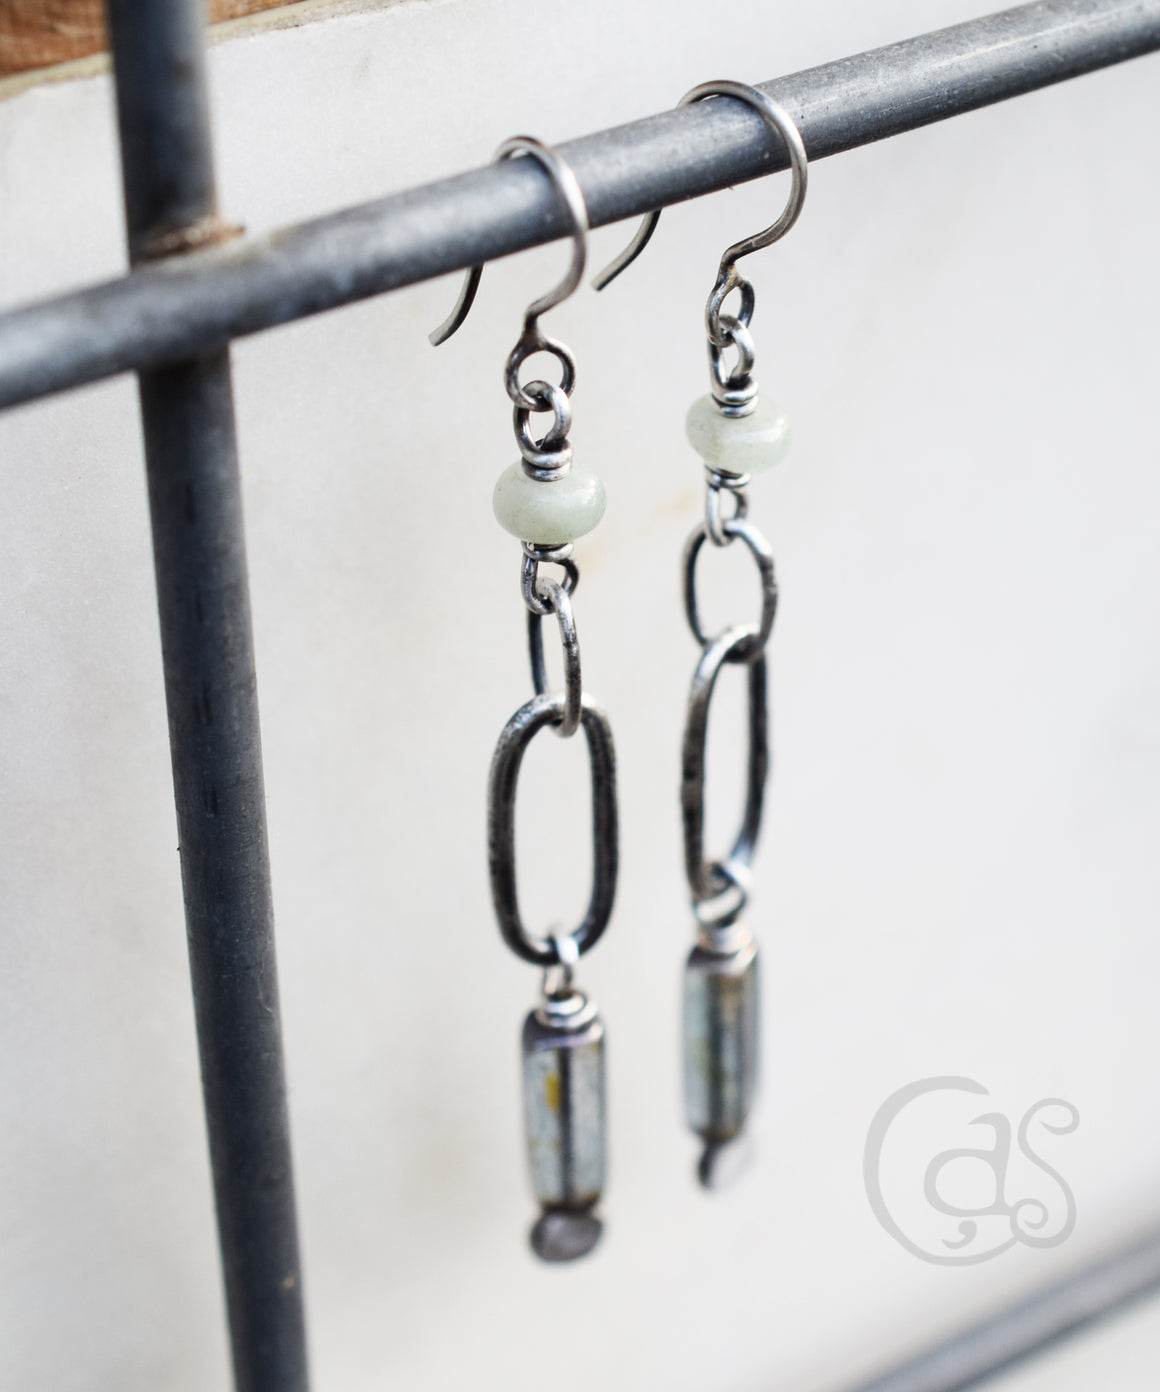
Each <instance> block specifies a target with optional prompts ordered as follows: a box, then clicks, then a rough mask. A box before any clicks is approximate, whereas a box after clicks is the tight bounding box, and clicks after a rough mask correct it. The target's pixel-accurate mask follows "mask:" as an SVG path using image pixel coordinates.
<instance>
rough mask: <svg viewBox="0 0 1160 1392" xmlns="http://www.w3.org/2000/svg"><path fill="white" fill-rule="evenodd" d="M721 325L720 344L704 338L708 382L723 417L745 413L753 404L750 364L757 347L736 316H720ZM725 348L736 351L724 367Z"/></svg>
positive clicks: (755, 387)
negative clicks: (729, 362)
mask: <svg viewBox="0 0 1160 1392" xmlns="http://www.w3.org/2000/svg"><path fill="white" fill-rule="evenodd" d="M720 322H721V325H722V329H723V333H724V335H725V343H724V345H722V344H719V343H715V342H714V341H713V339H712V337H710V338H709V341H708V349H709V384H710V388H711V390H712V393H713V400H714V401H715V402H716V403H717V409H718V410H719V411H720V412H721V413H722V414H723V415H727V416H747V415H749V413H750V412H751V411H752V410H753V409H754V407H755V406H756V405H757V383H756V382H755V381H754V379H753V364H754V362H755V361H756V358H757V350H756V348H755V347H754V344H753V335H752V334H751V333H750V332H749V330H748V328H747V327H746V326H745V324H743V323H742V322H741V320H740V319H735V318H734V317H733V316H732V315H731V314H723V315H721V320H720ZM729 348H735V349H736V350H737V361H736V362H735V363H734V364H733V366H732V367H731V368H729V369H728V370H727V369H726V367H725V353H726V350H727V349H729Z"/></svg>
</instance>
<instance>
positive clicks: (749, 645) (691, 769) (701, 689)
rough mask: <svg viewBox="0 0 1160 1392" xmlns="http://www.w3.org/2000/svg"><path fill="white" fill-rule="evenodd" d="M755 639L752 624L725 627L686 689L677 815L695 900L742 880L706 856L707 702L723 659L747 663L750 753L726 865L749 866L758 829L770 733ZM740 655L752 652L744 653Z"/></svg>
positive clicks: (760, 656)
mask: <svg viewBox="0 0 1160 1392" xmlns="http://www.w3.org/2000/svg"><path fill="white" fill-rule="evenodd" d="M757 637H758V631H757V629H755V628H753V627H752V626H745V627H737V628H727V629H726V630H725V632H724V633H722V634H721V636H720V637H719V638H715V639H714V640H713V641H712V642H711V643H710V644H709V645H708V646H707V647H706V648H705V651H704V652H703V653H702V654H701V660H700V662H698V663H697V667H696V670H695V671H694V673H693V681H692V685H691V686H690V689H689V708H688V714H687V716H686V718H685V738H684V743H683V745H682V749H681V814H682V821H683V825H684V833H685V874H686V876H687V877H688V881H689V889H690V890H691V891H692V895H693V903H694V904H700V903H702V902H703V901H704V900H706V899H712V898H714V897H715V896H717V895H719V894H721V892H722V891H723V890H725V889H726V888H727V887H728V886H729V885H730V884H731V883H732V884H736V883H737V882H738V880H739V879H740V880H741V882H742V883H743V882H744V881H743V877H740V876H737V875H736V874H735V873H731V874H727V875H723V874H722V873H721V869H722V868H724V867H721V866H720V865H719V863H714V862H712V861H707V860H706V859H705V739H706V735H707V734H708V730H709V706H710V704H711V702H712V699H713V691H714V689H715V687H716V684H717V678H718V676H719V675H720V673H721V668H722V667H723V666H724V665H725V664H726V663H727V662H743V661H744V662H747V663H748V669H747V673H746V681H747V683H748V688H749V693H748V694H749V720H748V724H749V755H748V759H747V764H746V784H745V811H744V814H743V816H742V820H741V827H740V829H739V830H738V832H737V836H736V838H735V839H734V842H733V848H732V850H731V851H730V852H729V855H728V857H727V859H726V861H725V866H743V867H746V868H748V866H749V865H750V863H751V862H752V860H753V851H754V847H755V846H756V844H757V836H758V833H759V831H760V830H761V812H762V804H763V801H764V798H765V778H766V774H767V772H768V768H769V734H768V719H767V714H766V667H765V652H764V649H763V648H762V647H761V646H760V645H759V644H757V643H756V639H757ZM744 653H750V654H752V655H751V656H749V657H743V656H742V654H744ZM738 912H740V910H738ZM734 917H736V915H734Z"/></svg>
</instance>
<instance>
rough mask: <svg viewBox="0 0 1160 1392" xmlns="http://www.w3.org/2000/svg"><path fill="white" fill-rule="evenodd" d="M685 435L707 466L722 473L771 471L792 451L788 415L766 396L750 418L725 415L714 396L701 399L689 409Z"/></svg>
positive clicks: (759, 400)
mask: <svg viewBox="0 0 1160 1392" xmlns="http://www.w3.org/2000/svg"><path fill="white" fill-rule="evenodd" d="M685 434H686V435H687V436H688V438H689V444H691V445H692V446H693V448H694V449H695V450H696V451H697V453H698V454H699V455H700V456H701V458H702V459H703V460H704V461H705V463H706V464H707V465H708V466H709V467H710V468H711V469H717V470H718V471H719V472H720V473H723V474H757V473H760V472H761V470H762V469H772V468H773V466H774V465H775V464H779V463H780V462H781V461H782V460H783V459H784V458H785V455H786V451H787V450H788V449H789V421H787V420H786V417H785V412H784V411H783V410H782V409H781V407H780V406H779V405H778V404H777V403H776V402H774V401H767V400H765V399H764V398H763V397H758V399H757V405H756V406H755V407H754V409H753V410H752V411H751V412H750V414H749V415H747V416H723V415H722V414H721V412H720V411H719V410H718V409H717V403H716V402H715V401H714V400H713V398H712V397H711V396H702V397H701V398H700V399H699V400H697V401H694V402H693V404H692V406H690V407H689V414H688V416H686V418H685Z"/></svg>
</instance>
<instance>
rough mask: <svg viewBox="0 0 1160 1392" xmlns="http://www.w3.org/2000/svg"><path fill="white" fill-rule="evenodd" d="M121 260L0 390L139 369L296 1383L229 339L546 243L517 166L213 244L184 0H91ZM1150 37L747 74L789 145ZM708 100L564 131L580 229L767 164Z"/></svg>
mask: <svg viewBox="0 0 1160 1392" xmlns="http://www.w3.org/2000/svg"><path fill="white" fill-rule="evenodd" d="M106 7H107V12H108V18H109V26H110V35H111V41H112V49H113V61H114V70H115V75H116V84H117V111H118V120H119V125H120V134H121V150H122V165H123V175H124V189H125V206H126V214H127V223H128V233H129V250H130V259H131V262H132V265H133V269H132V270H131V271H130V273H129V274H128V275H126V276H123V277H121V278H120V279H117V280H113V281H109V282H107V283H105V284H102V285H96V286H93V287H91V288H89V289H85V290H80V291H77V292H75V293H72V294H68V295H63V296H60V297H58V298H56V299H52V300H48V301H45V302H43V303H40V304H34V305H30V306H28V307H26V308H23V309H17V310H13V311H10V312H9V313H7V314H4V315H0V407H5V406H12V405H16V404H18V403H20V402H24V401H31V400H34V399H35V398H38V397H43V396H47V395H50V394H52V393H54V392H59V391H64V390H67V389H68V388H71V387H77V386H80V385H82V384H83V383H86V382H93V381H96V380H99V379H101V378H104V377H109V376H112V375H114V374H117V373H121V372H127V371H136V372H138V373H139V374H140V378H139V380H140V397H141V413H142V421H143V426H144V437H145V452H146V467H147V474H148V484H149V504H150V513H151V519H152V527H153V544H154V558H155V565H156V574H157V592H158V607H159V612H160V620H161V637H162V652H163V658H164V671H165V691H166V701H167V705H168V711H169V728H170V742H171V746H172V756H173V777H174V790H175V797H176V803H177V818H178V827H179V833H180V840H181V869H182V883H183V889H184V895H185V908H186V921H187V929H188V937H189V952H190V965H191V973H192V978H193V993H194V1000H195V1006H196V1015H197V1028H198V1041H199V1048H200V1053H201V1067H202V1080H203V1088H204V1094H205V1109H206V1121H207V1126H208V1130H209V1141H210V1152H211V1158H212V1162H213V1173H214V1187H215V1195H216V1202H217V1213H218V1227H219V1235H220V1240H221V1249H222V1261H223V1266H224V1271H225V1284H226V1297H227V1306H228V1313H229V1322H230V1332H231V1339H232V1348H233V1360H234V1373H235V1379H236V1383H237V1387H238V1388H239V1389H240V1392H306V1388H307V1368H306V1347H305V1330H304V1320H303V1310H302V1281H301V1275H300V1269H299V1262H298V1241H297V1232H296V1223H295V1214H294V1195H293V1179H292V1171H291V1163H290V1144H289V1127H288V1121H287V1110H286V1089H285V1081H284V1070H283V1062H282V1046H281V1026H280V1019H279V1013H278V989H277V976H276V971H275V963H274V938H273V914H272V907H271V894H270V873H269V859H268V854H267V845H266V823H265V801H264V794H263V784H262V760H261V744H260V737H259V729H258V707H257V694H256V678H255V672H254V657H253V644H252V638H251V625H250V606H249V592H248V586H247V580H246V562H245V543H244V535H243V528H242V513H241V493H240V488H239V480H238V466H237V445H236V439H235V433H234V418H233V398H232V389H231V381H230V362H229V345H230V343H231V341H232V340H233V339H235V338H240V337H242V336H244V335H247V334H252V333H257V332H259V331H260V330H262V329H266V328H270V327H272V326H274V325H276V324H284V323H288V322H290V321H292V320H295V319H300V318H304V317H306V316H308V315H311V314H317V313H319V312H321V311H323V310H327V309H333V308H336V307H338V306H340V305H344V304H350V303H352V302H353V301H355V300H359V299H363V298H365V297H367V296H370V295H377V294H381V293H383V292H384V291H387V290H393V289H397V288H399V287H400V286H403V285H410V284H414V283H416V282H418V281H422V280H428V279H431V278H432V277H435V276H440V275H444V274H447V273H448V272H451V271H455V270H460V269H463V268H464V267H467V266H470V265H472V264H476V263H479V262H483V261H488V260H492V259H495V258H496V257H500V256H507V255H510V254H511V253H513V252H517V251H521V250H524V249H525V248H527V247H531V246H535V245H537V244H540V243H543V242H548V241H552V240H554V239H556V238H559V237H563V236H566V235H568V234H569V232H570V228H569V227H568V226H566V225H565V219H564V215H563V213H562V212H561V211H560V209H559V207H558V204H557V200H556V199H555V198H554V196H553V192H552V189H551V185H550V182H549V180H548V179H547V177H546V176H545V174H544V172H543V171H542V170H541V169H540V168H539V167H538V166H537V165H536V163H535V162H534V161H531V160H515V161H508V162H506V163H503V164H499V165H489V166H488V167H486V168H484V169H477V170H473V171H472V172H470V173H467V174H462V175H459V176H457V177H456V178H452V179H445V180H443V181H441V182H439V183H436V184H429V185H427V186H425V187H422V188H418V189H413V190H409V191H407V192H405V193H400V194H395V195H392V196H390V197H387V198H383V199H379V200H377V201H375V202H372V203H367V204H364V205H362V206H361V207H357V208H352V209H349V210H346V211H344V212H339V213H333V214H329V215H327V216H325V217H320V218H315V219H313V220H311V221H309V222H304V223H301V224H299V225H297V226H295V227H291V228H287V229H285V230H283V231H281V232H279V233H276V234H273V235H271V236H268V237H261V238H251V239H245V238H241V239H234V238H233V237H232V236H231V234H230V230H229V229H227V228H225V227H224V226H223V225H222V224H221V223H220V221H219V220H218V216H217V209H216V206H215V195H214V178H213V162H212V154H211V146H210V137H209V120H208V106H207V100H206V90H205V81H204V34H203V23H204V21H203V15H202V5H201V0H106ZM1158 49H1160V0H1044V2H1043V3H1039V4H1032V5H1025V6H1022V7H1021V8H1019V9H1014V10H1008V11H1006V12H1004V13H1002V14H997V15H991V16H988V17H987V18H985V19H979V20H973V21H971V22H969V23H967V24H960V25H956V26H955V27H953V28H950V29H944V30H941V31H939V32H938V33H934V34H927V35H923V36H922V37H920V38H916V39H911V40H908V41H907V42H905V43H899V44H893V45H891V46H890V47H887V48H882V49H876V50H874V51H873V52H870V53H864V54H860V55H857V56H855V57H852V58H846V59H842V60H841V61H839V62H836V63H828V64H826V65H825V66H823V67H820V68H813V69H810V70H809V71H807V72H802V73H797V74H795V75H793V76H790V77H784V78H779V79H777V80H776V81H774V82H769V83H766V84H764V90H765V91H766V92H768V94H769V95H770V96H772V97H774V98H775V99H776V100H777V101H779V102H780V103H781V104H782V105H783V106H784V107H785V108H786V109H787V110H788V111H789V112H790V114H791V115H792V116H793V117H794V119H795V121H796V122H797V124H798V126H799V128H800V130H801V132H802V135H803V137H804V140H805V144H806V149H807V151H808V153H809V156H810V159H811V160H818V159H821V158H824V157H825V156H827V155H832V154H836V153H838V152H839V151H843V150H851V149H854V148H856V147H857V146H860V145H865V144H868V143H870V142H871V141H875V140H880V139H882V138H884V137H886V136H890V135H897V134H899V133H901V132H903V131H907V130H913V129H915V128H917V127H919V126H923V125H927V124H929V123H930V122H933V121H939V120H942V119H944V118H945V117H948V116H953V115H957V114H959V113H961V112H965V111H970V110H973V109H975V108H977V107H981V106H985V105H988V104H989V103H992V102H997V101H1002V100H1005V99H1006V98H1008V97H1014V96H1018V95H1020V94H1022V93H1024V92H1029V91H1032V90H1034V89H1035V88H1038V87H1045V86H1048V85H1050V84H1052V83H1055V82H1060V81H1062V80H1064V79H1065V78H1070V77H1076V76H1078V75H1080V74H1082V73H1086V72H1091V71H1093V70H1095V69H1097V68H1101V67H1106V66H1109V65H1110V64H1113V63H1119V62H1123V61H1124V60H1126V59H1128V58H1133V57H1137V56H1139V55H1141V54H1145V53H1150V52H1153V51H1156V50H1158ZM768 146H769V136H768V132H767V131H766V128H765V125H764V123H763V122H762V120H761V118H760V117H759V116H757V115H756V114H754V113H753V112H751V111H749V110H746V109H744V108H742V107H740V106H739V105H738V104H736V103H730V102H725V101H713V102H708V103H699V104H698V105H696V106H691V107H686V108H683V109H680V110H674V111H669V112H664V113H662V114H660V115H657V116H651V117H648V118H646V119H644V120H641V121H636V122H633V123H631V124H630V125H626V126H621V127H619V128H617V129H615V130H610V131H604V132H601V133H599V134H597V135H591V136H585V137H583V138H581V139H578V140H574V141H571V142H569V143H568V144H565V145H562V146H560V147H559V148H560V150H561V152H562V154H563V155H564V156H565V158H566V159H567V160H568V161H569V163H570V164H571V166H572V168H573V169H574V170H575V172H576V175H577V177H578V179H579V181H580V185H581V187H582V189H583V191H584V196H585V199H586V201H587V205H588V209H589V214H590V220H591V224H592V225H593V226H594V227H599V226H602V225H604V224H606V223H611V222H617V221H619V220H621V219H623V218H629V217H633V216H636V215H639V214H641V213H645V212H647V211H649V210H650V209H653V208H659V207H663V206H667V205H669V204H672V203H676V202H679V201H681V200H683V199H686V198H694V197H697V196H699V195H701V194H705V193H710V192H713V191H714V190H717V189H721V188H724V187H726V186H728V185H731V184H736V183H740V182H743V181H745V180H748V179H754V178H757V177H758V176H759V175H762V174H766V173H770V172H773V171H775V170H778V169H782V168H785V167H786V163H787V161H786V157H785V154H784V151H782V150H780V149H779V150H776V151H773V152H771V151H770V150H769V148H768ZM1154 1289H1160V1236H1157V1237H1154V1238H1151V1239H1149V1240H1148V1242H1146V1243H1145V1244H1143V1245H1142V1246H1134V1247H1132V1248H1131V1249H1127V1250H1125V1251H1123V1252H1121V1253H1119V1254H1117V1255H1116V1256H1114V1257H1113V1258H1111V1259H1109V1261H1108V1262H1106V1263H1101V1264H1100V1266H1099V1267H1095V1268H1092V1269H1091V1270H1090V1271H1088V1272H1086V1273H1082V1274H1081V1275H1080V1276H1079V1277H1077V1278H1073V1279H1072V1280H1071V1281H1069V1282H1065V1283H1063V1284H1062V1285H1060V1286H1058V1287H1055V1288H1053V1289H1052V1290H1050V1291H1048V1292H1045V1293H1044V1294H1043V1295H1041V1296H1039V1297H1037V1298H1036V1299H1035V1300H1033V1301H1031V1302H1028V1303H1027V1304H1025V1305H1021V1306H1019V1307H1017V1308H1016V1309H1014V1310H1011V1311H1008V1312H1006V1313H1005V1314H1003V1315H1001V1316H999V1317H998V1318H997V1319H995V1320H992V1321H989V1322H987V1323H986V1324H984V1325H981V1326H979V1327H978V1328H977V1329H975V1330H973V1331H971V1332H969V1333H968V1334H967V1335H964V1336H961V1337H960V1338H959V1339H957V1340H955V1341H953V1342H952V1343H951V1344H948V1345H945V1346H944V1347H943V1348H941V1349H938V1350H935V1351H934V1352H933V1353H931V1354H927V1355H924V1356H923V1357H921V1358H919V1359H918V1360H916V1361H915V1362H913V1363H911V1364H908V1365H907V1366H906V1367H905V1368H902V1369H899V1370H897V1371H896V1372H894V1373H892V1374H889V1375H887V1376H886V1377H885V1378H882V1379H879V1380H878V1381H876V1382H874V1383H871V1384H867V1385H866V1388H865V1392H956V1390H957V1389H961V1388H966V1387H968V1386H973V1385H975V1384H976V1383H977V1382H979V1381H981V1380H982V1379H983V1378H985V1377H987V1376H990V1374H991V1373H993V1372H995V1371H998V1370H999V1369H1001V1368H1004V1367H1006V1366H1009V1365H1010V1363H1011V1362H1012V1361H1014V1360H1016V1359H1017V1358H1021V1357H1025V1356H1027V1355H1028V1354H1030V1353H1031V1352H1033V1351H1035V1350H1036V1349H1038V1348H1040V1347H1043V1346H1045V1345H1046V1344H1047V1343H1051V1342H1054V1341H1055V1340H1056V1339H1058V1338H1060V1337H1062V1335H1063V1334H1064V1333H1067V1332H1069V1331H1071V1330H1073V1329H1075V1328H1078V1327H1080V1326H1082V1325H1084V1324H1087V1323H1089V1322H1090V1321H1091V1320H1092V1319H1094V1318H1096V1317H1098V1316H1099V1315H1102V1314H1106V1313H1108V1312H1109V1311H1111V1310H1113V1309H1117V1308H1120V1307H1121V1306H1122V1305H1124V1304H1125V1303H1126V1302H1127V1301H1128V1300H1130V1299H1133V1298H1135V1297H1136V1296H1138V1295H1140V1294H1142V1293H1143V1292H1145V1291H1149V1290H1154Z"/></svg>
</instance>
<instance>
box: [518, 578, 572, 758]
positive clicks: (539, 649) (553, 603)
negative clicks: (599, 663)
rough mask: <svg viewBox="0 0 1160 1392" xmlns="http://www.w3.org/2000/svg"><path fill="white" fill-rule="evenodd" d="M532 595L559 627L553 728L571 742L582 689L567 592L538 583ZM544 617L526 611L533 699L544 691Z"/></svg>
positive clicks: (560, 588) (554, 584) (548, 581)
mask: <svg viewBox="0 0 1160 1392" xmlns="http://www.w3.org/2000/svg"><path fill="white" fill-rule="evenodd" d="M536 594H537V596H538V597H539V599H540V600H542V601H543V603H545V604H547V605H548V606H549V613H553V614H555V616H556V621H557V623H558V624H559V626H560V646H561V648H563V650H564V718H563V720H561V722H560V723H559V725H557V726H556V727H555V730H556V733H557V734H558V735H559V736H560V738H561V739H571V737H572V736H573V735H574V734H575V733H576V731H577V730H578V729H579V728H580V711H581V702H582V701H583V697H584V689H583V686H582V684H581V677H580V639H579V638H578V637H577V635H576V620H575V618H574V617H573V614H572V601H571V600H570V599H569V598H568V591H567V590H566V589H565V588H564V587H563V586H562V585H557V584H556V582H555V581H554V580H540V581H539V582H538V583H537V585H536ZM544 617H545V616H544V615H542V614H537V613H536V612H535V610H534V609H529V610H528V657H529V659H530V661H531V664H532V685H533V686H534V687H535V689H536V695H537V696H543V695H545V694H546V693H547V690H548V669H547V666H546V665H545V663H544V631H543V627H542V625H543V621H544Z"/></svg>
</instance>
